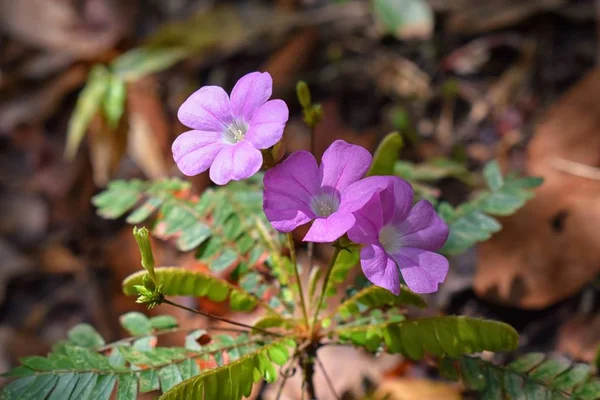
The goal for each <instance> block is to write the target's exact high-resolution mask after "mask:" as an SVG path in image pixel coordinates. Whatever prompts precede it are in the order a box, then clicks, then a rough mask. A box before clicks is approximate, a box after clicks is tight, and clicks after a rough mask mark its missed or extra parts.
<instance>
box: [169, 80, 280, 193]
mask: <svg viewBox="0 0 600 400" xmlns="http://www.w3.org/2000/svg"><path fill="white" fill-rule="evenodd" d="M272 87H273V80H272V79H271V75H269V74H268V73H267V72H263V73H260V72H252V73H250V74H248V75H245V76H243V77H242V78H241V79H240V80H239V81H238V82H237V83H236V84H235V86H234V88H233V90H232V91H231V98H229V96H227V93H225V91H224V90H223V89H222V88H220V87H218V86H204V87H202V88H200V89H198V90H197V91H196V92H194V93H193V94H192V95H191V96H190V97H189V98H188V99H187V100H186V101H185V102H184V103H183V104H182V105H181V107H180V108H179V112H178V113H177V116H178V118H179V120H180V121H181V122H182V123H183V124H184V125H186V126H188V127H190V128H192V129H193V130H191V131H188V132H185V133H183V134H181V135H179V137H178V138H177V139H175V142H173V147H172V150H173V158H174V159H175V162H176V163H177V166H178V167H179V169H180V170H181V172H183V173H184V174H185V175H188V176H192V175H197V174H199V173H201V172H204V171H206V170H207V169H208V168H209V167H210V179H211V180H212V181H213V182H215V183H216V184H218V185H224V184H226V183H227V182H229V181H230V180H236V181H237V180H241V179H246V178H249V177H251V176H252V175H254V174H255V173H256V172H257V171H258V170H259V169H260V167H261V166H262V154H261V152H260V149H266V148H269V147H271V146H273V145H274V144H276V143H277V142H278V141H279V140H280V139H281V136H282V135H283V128H284V127H285V123H286V122H287V119H288V108H287V105H286V104H285V102H284V101H283V100H270V101H267V100H268V99H269V97H271V92H272Z"/></svg>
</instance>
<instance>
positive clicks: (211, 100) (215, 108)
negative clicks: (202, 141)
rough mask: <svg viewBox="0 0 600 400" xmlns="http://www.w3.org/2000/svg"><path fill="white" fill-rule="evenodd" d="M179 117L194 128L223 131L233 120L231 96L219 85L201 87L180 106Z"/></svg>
mask: <svg viewBox="0 0 600 400" xmlns="http://www.w3.org/2000/svg"><path fill="white" fill-rule="evenodd" d="M177 118H179V120H180V121H181V123H182V124H184V125H185V126H188V127H190V128H192V129H199V130H202V131H211V132H223V130H225V129H227V126H228V125H229V124H231V122H232V121H233V115H232V113H231V105H230V104H229V96H227V93H225V91H224V90H223V88H221V87H219V86H204V87H201V88H200V89H198V90H196V91H195V92H194V93H192V95H191V96H190V97H188V98H187V100H186V101H184V102H183V104H182V105H181V107H179V111H178V112H177Z"/></svg>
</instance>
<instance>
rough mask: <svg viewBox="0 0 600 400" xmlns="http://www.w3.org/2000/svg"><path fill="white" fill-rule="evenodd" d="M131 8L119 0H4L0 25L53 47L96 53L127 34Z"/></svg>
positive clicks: (32, 41) (0, 1)
mask: <svg viewBox="0 0 600 400" xmlns="http://www.w3.org/2000/svg"><path fill="white" fill-rule="evenodd" d="M130 8H131V6H130V5H128V4H127V2H120V1H115V0H84V1H77V2H75V1H49V0H18V1H14V0H0V27H1V28H2V29H3V30H4V31H6V32H7V33H9V34H10V35H12V36H14V37H16V38H18V39H20V40H22V41H24V42H27V43H30V44H32V45H35V46H39V47H42V48H45V49H47V50H50V51H54V52H63V53H68V54H71V55H73V56H76V57H92V56H94V55H97V54H98V53H100V52H102V51H104V50H107V49H110V48H111V47H112V46H113V45H114V44H115V43H116V42H117V41H118V40H119V39H120V38H122V37H123V35H124V33H125V32H126V29H127V27H128V22H129V21H128V20H129V16H130V15H131V13H130V12H129V11H130Z"/></svg>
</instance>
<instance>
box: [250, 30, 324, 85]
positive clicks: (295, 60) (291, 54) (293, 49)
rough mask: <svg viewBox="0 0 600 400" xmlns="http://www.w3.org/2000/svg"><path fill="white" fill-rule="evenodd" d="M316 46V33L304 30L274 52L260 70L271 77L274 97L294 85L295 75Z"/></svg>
mask: <svg viewBox="0 0 600 400" xmlns="http://www.w3.org/2000/svg"><path fill="white" fill-rule="evenodd" d="M316 44H317V31H316V30H315V29H314V28H305V29H303V30H301V31H300V32H298V33H296V34H295V35H294V36H293V37H292V38H291V39H290V40H289V41H288V42H287V43H286V44H285V45H284V46H283V47H282V48H281V49H279V50H278V51H277V52H275V53H274V54H273V55H272V56H271V57H270V58H269V60H268V61H267V63H266V64H265V65H264V67H263V68H261V70H264V71H267V72H269V73H270V74H271V76H272V77H273V89H274V91H275V92H274V95H275V97H277V96H279V95H280V93H281V92H282V91H283V90H288V89H289V88H291V87H294V86H295V85H296V75H297V74H298V73H299V72H300V71H302V69H303V68H304V67H305V66H306V64H307V63H308V62H309V61H310V59H311V54H312V51H313V50H314V49H315V46H316Z"/></svg>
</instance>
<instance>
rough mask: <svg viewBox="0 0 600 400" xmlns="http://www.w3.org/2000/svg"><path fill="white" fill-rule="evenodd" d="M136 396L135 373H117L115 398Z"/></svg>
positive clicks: (132, 397) (119, 399)
mask: <svg viewBox="0 0 600 400" xmlns="http://www.w3.org/2000/svg"><path fill="white" fill-rule="evenodd" d="M136 397H137V379H136V376H135V374H125V375H119V387H118V389H117V400H135V398H136Z"/></svg>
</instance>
